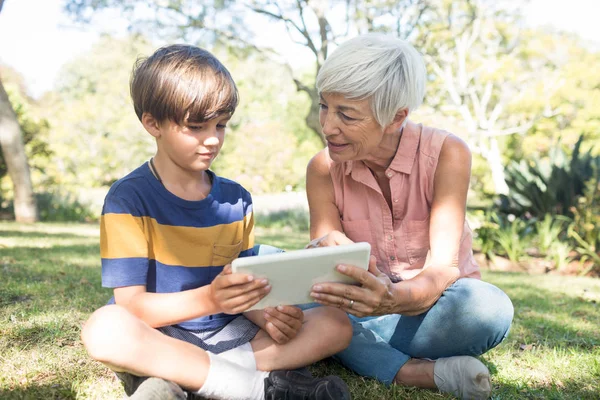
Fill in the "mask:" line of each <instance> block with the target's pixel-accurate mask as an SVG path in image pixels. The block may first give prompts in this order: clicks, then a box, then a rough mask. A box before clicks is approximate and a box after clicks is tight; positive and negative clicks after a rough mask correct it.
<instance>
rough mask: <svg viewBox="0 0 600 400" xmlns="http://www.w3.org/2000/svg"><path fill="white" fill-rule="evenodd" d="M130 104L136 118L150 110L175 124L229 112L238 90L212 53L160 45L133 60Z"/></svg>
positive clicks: (140, 117)
mask: <svg viewBox="0 0 600 400" xmlns="http://www.w3.org/2000/svg"><path fill="white" fill-rule="evenodd" d="M130 92H131V98H132V100H133V107H134V109H135V113H136V114H137V116H138V118H139V119H140V121H141V120H142V114H143V113H150V114H151V115H152V116H153V117H154V118H156V119H157V120H158V121H160V122H163V121H166V120H171V121H173V122H175V123H177V124H178V125H184V124H185V123H186V122H204V121H208V120H210V119H213V118H216V117H217V116H219V115H222V114H233V112H234V111H235V108H236V107H237V105H238V101H239V96H238V90H237V87H236V85H235V82H234V81H233V78H232V77H231V74H230V73H229V71H228V70H227V68H225V66H224V65H223V64H221V62H220V61H219V60H217V58H216V57H215V56H213V55H212V54H211V53H209V52H208V51H206V50H203V49H200V48H198V47H195V46H189V45H179V44H176V45H170V46H165V47H161V48H160V49H158V50H156V51H155V52H154V54H152V55H151V56H150V57H147V58H140V59H138V60H137V61H136V62H135V65H134V68H133V72H132V74H131V80H130Z"/></svg>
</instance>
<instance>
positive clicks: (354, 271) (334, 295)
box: [310, 256, 397, 317]
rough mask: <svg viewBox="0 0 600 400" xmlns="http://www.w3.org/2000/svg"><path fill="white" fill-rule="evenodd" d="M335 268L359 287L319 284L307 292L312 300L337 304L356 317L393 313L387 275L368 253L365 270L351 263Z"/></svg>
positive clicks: (393, 308) (390, 287)
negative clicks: (367, 262)
mask: <svg viewBox="0 0 600 400" xmlns="http://www.w3.org/2000/svg"><path fill="white" fill-rule="evenodd" d="M336 269H337V271H339V272H340V273H342V274H344V275H346V276H349V277H351V278H353V279H354V280H356V281H357V282H359V283H360V286H354V285H347V284H344V283H319V284H316V285H314V286H313V288H312V291H311V293H310V295H311V297H313V298H314V299H315V301H316V302H318V303H320V304H323V305H326V306H332V307H338V308H341V309H342V310H344V311H345V312H347V313H350V314H352V315H355V316H357V317H366V316H374V315H386V314H393V313H396V308H397V304H396V299H395V297H394V287H393V283H392V281H391V280H390V278H389V277H388V276H387V275H386V274H384V273H383V272H381V271H380V270H379V269H378V268H377V265H376V262H375V257H373V256H371V259H370V261H369V269H368V271H365V270H364V269H361V268H358V267H355V266H352V265H338V266H337V267H336Z"/></svg>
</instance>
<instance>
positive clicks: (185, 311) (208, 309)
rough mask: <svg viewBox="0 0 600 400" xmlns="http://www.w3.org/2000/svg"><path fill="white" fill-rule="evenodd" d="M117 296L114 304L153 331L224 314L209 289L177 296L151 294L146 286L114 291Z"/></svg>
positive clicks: (186, 292) (179, 293)
mask: <svg viewBox="0 0 600 400" xmlns="http://www.w3.org/2000/svg"><path fill="white" fill-rule="evenodd" d="M114 294H115V303H117V304H118V305H120V306H123V307H125V308H126V309H127V310H128V311H129V312H130V313H132V314H133V315H135V316H137V317H138V318H140V319H141V320H142V321H144V322H145V323H147V324H148V325H150V326H151V327H153V328H158V327H161V326H166V325H173V324H177V323H180V322H183V321H187V320H190V319H194V318H199V317H203V316H206V315H211V314H217V313H220V312H222V310H219V309H218V306H217V304H216V303H215V302H214V301H213V299H212V297H211V291H210V286H208V285H207V286H202V287H200V288H198V289H192V290H185V291H182V292H177V293H149V292H146V287H145V286H143V285H139V286H127V287H120V288H115V289H114Z"/></svg>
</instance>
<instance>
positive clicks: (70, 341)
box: [0, 223, 600, 400]
mask: <svg viewBox="0 0 600 400" xmlns="http://www.w3.org/2000/svg"><path fill="white" fill-rule="evenodd" d="M257 237H258V241H259V242H260V243H268V244H272V245H275V246H280V247H282V248H285V249H288V250H290V249H295V248H299V247H302V246H303V245H304V243H306V241H307V240H308V233H307V232H292V231H291V230H285V229H275V228H271V229H267V228H258V229H257ZM0 273H1V275H0V276H1V278H0V399H73V398H82V399H118V398H121V397H122V396H123V391H122V389H121V387H120V385H119V384H118V382H117V380H116V378H114V377H113V375H112V373H111V372H110V371H109V370H108V369H106V368H105V367H103V366H102V365H101V364H99V363H97V362H94V361H92V360H90V359H89V358H88V357H87V355H86V353H85V351H84V349H83V347H82V345H81V343H80V341H79V330H80V327H81V325H82V323H83V322H84V321H85V320H86V318H87V317H88V315H89V314H90V313H91V312H92V311H93V310H94V309H96V308H98V307H100V306H102V305H103V304H104V303H105V302H106V300H107V299H108V298H109V297H110V291H109V290H107V289H103V288H101V287H100V260H99V246H98V226H97V225H84V224H68V225H67V224H63V225H60V224H36V225H21V224H15V223H0ZM484 279H485V280H486V281H489V282H491V283H493V284H495V285H497V286H499V287H501V288H502V289H504V290H505V291H506V292H507V293H508V295H509V296H510V297H511V299H512V300H513V303H514V305H515V321H514V324H513V327H512V330H511V333H510V335H509V337H508V339H507V340H506V341H505V342H504V343H502V344H501V345H500V346H499V347H497V348H496V349H494V350H492V351H491V352H489V353H488V354H485V355H484V356H483V357H482V360H483V361H484V362H485V363H486V365H487V366H488V367H489V368H490V370H491V371H492V375H493V376H492V382H493V385H494V392H493V398H495V399H523V398H525V399H599V398H600V346H599V345H600V306H599V303H600V280H598V279H591V278H578V277H563V276H554V275H547V276H529V275H526V274H522V273H511V274H508V273H491V272H486V273H484ZM312 370H313V373H315V374H319V375H321V374H337V375H340V376H341V377H342V378H344V379H345V380H346V382H348V384H349V385H350V387H351V389H352V392H353V395H354V399H369V400H370V399H408V398H410V399H442V398H449V397H448V396H443V395H440V394H438V393H435V392H433V391H427V390H416V389H404V388H400V387H392V388H386V387H384V386H382V385H380V384H378V383H377V382H375V381H373V380H368V379H363V378H360V377H358V376H356V375H354V374H353V373H351V372H350V371H348V370H346V369H344V368H343V367H341V366H340V365H338V364H336V363H335V362H333V361H324V362H321V363H319V364H318V365H316V366H314V367H312Z"/></svg>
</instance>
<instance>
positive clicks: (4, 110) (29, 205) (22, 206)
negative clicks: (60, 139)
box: [0, 0, 38, 222]
mask: <svg viewBox="0 0 600 400" xmlns="http://www.w3.org/2000/svg"><path fill="white" fill-rule="evenodd" d="M3 5H4V0H0V12H1V11H2V7H3ZM0 147H2V153H3V155H4V160H5V162H6V166H7V169H8V173H9V175H10V178H11V180H12V182H13V188H14V200H13V203H14V211H15V219H16V220H17V221H18V222H37V221H38V212H37V205H36V201H35V197H34V194H33V186H32V184H31V176H30V173H29V164H28V162H27V157H26V156H25V147H24V145H23V134H22V132H21V127H20V126H19V123H18V121H17V116H16V114H15V112H14V111H13V109H12V106H11V104H10V101H9V100H8V94H7V93H6V90H5V89H4V85H3V84H2V81H1V80H0Z"/></svg>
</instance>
